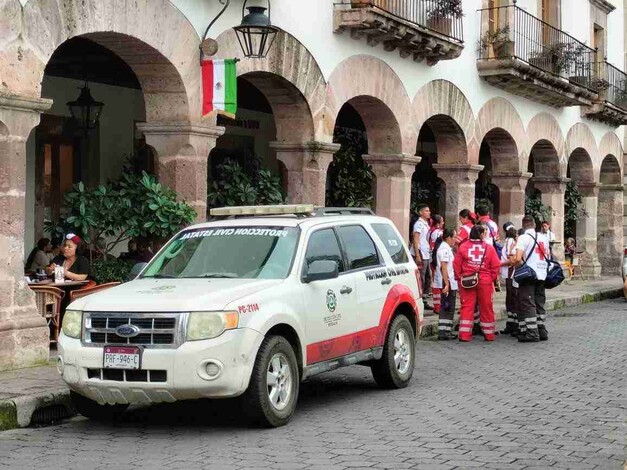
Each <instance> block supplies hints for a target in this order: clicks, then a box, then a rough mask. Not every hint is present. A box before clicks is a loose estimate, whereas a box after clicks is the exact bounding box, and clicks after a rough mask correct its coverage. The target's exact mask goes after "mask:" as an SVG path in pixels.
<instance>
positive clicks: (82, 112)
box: [67, 82, 104, 132]
mask: <svg viewBox="0 0 627 470" xmlns="http://www.w3.org/2000/svg"><path fill="white" fill-rule="evenodd" d="M67 106H68V108H69V109H70V114H71V115H72V117H73V118H74V119H76V122H77V123H78V126H79V127H80V128H81V129H83V130H85V131H86V132H87V131H88V130H90V129H93V128H94V127H96V124H98V120H99V119H100V114H101V113H102V108H103V106H104V103H101V102H100V101H96V100H94V98H93V97H92V96H91V92H90V91H89V87H88V86H87V82H85V86H84V87H83V88H81V94H80V95H79V96H78V98H77V99H76V100H74V101H69V102H68V103H67Z"/></svg>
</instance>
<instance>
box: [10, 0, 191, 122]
mask: <svg viewBox="0 0 627 470" xmlns="http://www.w3.org/2000/svg"><path fill="white" fill-rule="evenodd" d="M20 20H21V21H22V23H23V25H24V26H23V28H24V29H23V34H22V36H23V42H24V44H23V45H21V47H23V48H25V50H24V51H23V52H22V54H21V57H22V61H21V62H22V66H21V67H20V68H21V72H22V74H21V75H20V81H21V82H22V83H17V84H9V88H11V89H12V90H16V91H18V92H23V93H24V94H26V95H30V96H38V95H39V93H40V90H41V81H42V78H43V75H44V70H45V67H46V64H47V63H48V61H49V60H50V57H51V56H52V54H53V53H54V51H55V50H56V49H57V48H58V47H59V46H60V45H61V44H62V43H63V42H64V41H66V40H68V39H70V38H72V37H75V36H83V37H86V38H88V39H90V40H92V41H94V42H97V43H98V44H100V45H102V46H104V47H106V48H107V49H109V50H111V51H112V52H114V53H115V54H117V55H118V56H119V57H120V58H121V59H123V60H124V61H125V62H126V63H127V64H128V65H129V66H130V67H131V69H132V70H133V71H134V73H135V75H136V76H137V78H138V80H139V82H140V84H141V87H142V91H143V93H144V98H145V102H146V118H147V120H148V121H152V122H163V121H189V120H194V119H195V118H196V117H200V106H201V99H200V73H199V65H198V52H197V51H198V43H199V41H200V39H199V37H198V34H197V33H196V30H195V29H194V27H193V26H192V24H191V23H190V22H189V20H188V19H187V18H186V17H185V16H184V15H183V14H182V13H181V12H180V10H178V9H177V8H176V7H175V6H174V5H173V4H172V3H171V2H170V1H168V0H154V1H152V2H120V1H116V0H84V1H83V2H71V3H65V4H64V7H62V8H61V7H60V5H59V3H58V2H54V1H46V0H30V1H29V2H28V3H26V5H25V6H24V7H23V8H22V9H21V18H20ZM147 25H149V27H147ZM18 41H19V39H18Z"/></svg>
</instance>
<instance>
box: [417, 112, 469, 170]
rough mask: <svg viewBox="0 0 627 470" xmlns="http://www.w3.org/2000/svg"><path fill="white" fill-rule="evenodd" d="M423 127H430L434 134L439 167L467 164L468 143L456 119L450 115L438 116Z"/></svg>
mask: <svg viewBox="0 0 627 470" xmlns="http://www.w3.org/2000/svg"><path fill="white" fill-rule="evenodd" d="M423 125H426V126H428V127H429V128H430V129H431V131H432V132H433V135H434V137H435V145H436V148H437V155H438V164H439V165H441V164H465V163H467V160H466V158H467V153H468V143H467V141H466V138H465V136H464V130H463V129H462V127H460V125H459V124H458V123H457V122H456V121H455V119H453V118H452V117H451V116H448V115H444V114H436V115H435V116H431V117H430V118H429V119H427V120H426V121H425V122H424V124H423ZM421 129H422V126H421Z"/></svg>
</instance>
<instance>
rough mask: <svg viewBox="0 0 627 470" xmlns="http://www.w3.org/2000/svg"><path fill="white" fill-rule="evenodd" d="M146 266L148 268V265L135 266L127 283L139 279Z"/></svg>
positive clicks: (139, 264) (138, 264)
mask: <svg viewBox="0 0 627 470" xmlns="http://www.w3.org/2000/svg"><path fill="white" fill-rule="evenodd" d="M146 266H148V263H137V264H135V265H134V266H133V268H132V269H131V272H130V273H129V274H128V278H127V279H126V281H127V282H128V281H132V280H133V279H135V278H137V276H139V273H141V272H142V271H143V270H144V268H145V267H146Z"/></svg>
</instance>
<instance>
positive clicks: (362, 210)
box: [314, 207, 374, 217]
mask: <svg viewBox="0 0 627 470" xmlns="http://www.w3.org/2000/svg"><path fill="white" fill-rule="evenodd" d="M323 215H374V212H372V209H370V208H368V207H316V208H315V209H314V216H316V217H320V216H323Z"/></svg>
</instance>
